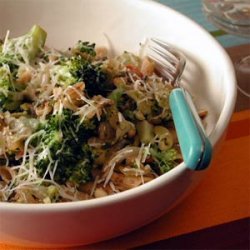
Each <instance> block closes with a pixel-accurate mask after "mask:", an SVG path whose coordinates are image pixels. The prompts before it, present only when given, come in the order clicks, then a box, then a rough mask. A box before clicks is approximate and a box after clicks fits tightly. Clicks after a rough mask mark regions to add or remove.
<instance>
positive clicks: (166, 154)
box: [150, 147, 180, 174]
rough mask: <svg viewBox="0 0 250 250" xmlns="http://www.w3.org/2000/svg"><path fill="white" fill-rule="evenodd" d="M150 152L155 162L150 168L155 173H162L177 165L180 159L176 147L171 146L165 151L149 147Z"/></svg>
mask: <svg viewBox="0 0 250 250" xmlns="http://www.w3.org/2000/svg"><path fill="white" fill-rule="evenodd" d="M150 154H151V156H152V157H153V158H154V160H155V162H154V164H152V168H153V169H154V170H155V172H156V173H157V174H164V173H166V172H168V171H169V170H171V169H172V168H174V167H175V166H177V165H178V163H179V161H180V154H179V153H178V152H177V150H176V149H174V148H171V149H169V150H166V151H160V150H159V149H157V148H154V147H152V148H150Z"/></svg>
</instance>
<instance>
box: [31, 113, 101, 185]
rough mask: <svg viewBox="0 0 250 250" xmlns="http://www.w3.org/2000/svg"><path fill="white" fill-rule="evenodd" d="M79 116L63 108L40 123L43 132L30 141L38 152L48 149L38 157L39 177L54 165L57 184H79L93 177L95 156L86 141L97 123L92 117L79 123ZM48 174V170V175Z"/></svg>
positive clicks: (36, 164)
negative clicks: (68, 182) (61, 112)
mask: <svg viewBox="0 0 250 250" xmlns="http://www.w3.org/2000/svg"><path fill="white" fill-rule="evenodd" d="M78 119H79V118H78V117H77V116H74V115H73V113H72V112H71V111H70V110H64V111H63V114H61V115H59V114H57V115H55V116H52V117H51V118H50V119H49V120H48V122H46V123H45V124H41V125H40V127H39V129H38V131H44V132H43V133H42V135H41V136H38V137H36V138H35V139H34V140H33V141H32V142H31V143H32V146H33V147H38V155H39V154H40V155H42V152H43V151H44V149H47V150H48V152H49V153H48V154H45V156H44V157H37V158H36V160H35V167H36V168H37V170H38V172H39V174H40V176H43V175H44V174H45V173H46V170H47V168H48V166H51V169H52V171H53V168H55V167H56V171H55V175H54V180H55V181H56V182H58V183H61V184H63V183H65V182H67V181H70V182H72V183H74V184H75V185H79V184H80V183H85V182H88V181H90V180H91V178H92V176H91V169H92V165H93V160H94V155H93V153H92V150H91V148H90V147H89V146H88V145H87V144H86V141H87V139H88V138H89V137H90V136H93V135H94V134H95V128H96V125H95V121H94V120H92V121H85V122H84V123H82V124H81V125H80V126H79V120H78ZM49 177H50V176H49V173H47V174H46V178H49Z"/></svg>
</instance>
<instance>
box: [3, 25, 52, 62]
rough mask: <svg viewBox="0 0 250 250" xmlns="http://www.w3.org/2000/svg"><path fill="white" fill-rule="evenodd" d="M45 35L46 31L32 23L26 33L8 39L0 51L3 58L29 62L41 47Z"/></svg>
mask: <svg viewBox="0 0 250 250" xmlns="http://www.w3.org/2000/svg"><path fill="white" fill-rule="evenodd" d="M46 37H47V33H46V32H45V31H44V30H43V29H42V28H41V27H40V26H38V25H34V26H33V27H32V28H31V30H30V31H29V32H28V33H27V34H25V35H23V36H20V37H17V38H13V39H9V40H8V41H7V42H6V44H5V47H4V51H2V53H3V54H4V57H5V60H9V59H11V61H12V62H13V60H14V61H20V60H21V61H24V62H27V63H28V62H30V61H31V60H33V59H34V58H35V57H36V55H37V54H38V53H39V52H40V50H41V49H42V48H43V46H44V44H45V41H46ZM2 50H3V49H2Z"/></svg>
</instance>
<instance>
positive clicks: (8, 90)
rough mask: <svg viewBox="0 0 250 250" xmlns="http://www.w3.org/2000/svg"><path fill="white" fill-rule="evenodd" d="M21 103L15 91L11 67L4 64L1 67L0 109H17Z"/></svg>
mask: <svg viewBox="0 0 250 250" xmlns="http://www.w3.org/2000/svg"><path fill="white" fill-rule="evenodd" d="M20 103H21V102H20V100H19V98H18V97H17V96H16V93H15V87H14V84H13V80H12V75H11V72H10V68H9V67H8V65H4V66H2V67H0V111H5V110H9V111H17V109H19V106H20Z"/></svg>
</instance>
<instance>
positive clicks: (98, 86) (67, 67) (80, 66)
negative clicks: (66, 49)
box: [52, 55, 114, 97]
mask: <svg viewBox="0 0 250 250" xmlns="http://www.w3.org/2000/svg"><path fill="white" fill-rule="evenodd" d="M52 74H53V75H54V77H56V80H57V83H58V84H60V85H66V86H68V85H72V84H74V83H76V82H81V81H83V82H84V83H85V91H86V93H87V94H88V95H89V96H90V97H92V96H94V95H99V94H100V95H103V96H107V95H108V93H110V92H111V91H112V90H113V89H114V86H113V84H112V83H111V81H109V75H108V73H106V72H105V71H104V70H103V69H102V64H101V63H98V64H94V63H92V62H90V61H88V60H86V59H85V58H83V57H81V56H80V55H77V56H72V57H69V58H67V57H63V58H62V59H61V60H60V62H59V63H58V64H57V65H55V66H54V68H53V69H52Z"/></svg>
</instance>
